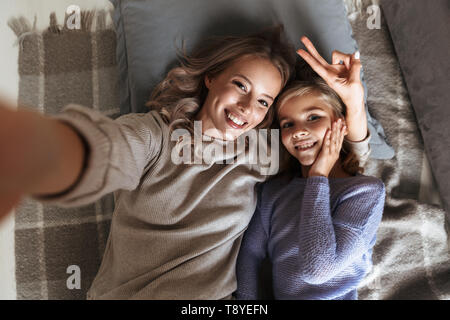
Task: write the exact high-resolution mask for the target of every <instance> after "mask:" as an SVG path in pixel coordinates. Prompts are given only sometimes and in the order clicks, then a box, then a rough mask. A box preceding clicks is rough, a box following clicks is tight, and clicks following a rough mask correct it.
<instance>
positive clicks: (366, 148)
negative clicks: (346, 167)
mask: <svg viewBox="0 0 450 320" xmlns="http://www.w3.org/2000/svg"><path fill="white" fill-rule="evenodd" d="M370 138H371V135H370V131H369V130H367V136H366V137H365V138H364V140H361V141H358V142H354V141H349V140H345V143H346V144H347V145H348V146H349V147H350V148H351V150H352V151H353V152H354V153H355V154H356V155H357V156H358V158H359V162H360V165H361V166H363V165H364V164H365V163H366V162H367V160H368V159H369V156H370V153H371V149H370V144H369V141H370Z"/></svg>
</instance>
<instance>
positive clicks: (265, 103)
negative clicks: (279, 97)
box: [259, 100, 269, 108]
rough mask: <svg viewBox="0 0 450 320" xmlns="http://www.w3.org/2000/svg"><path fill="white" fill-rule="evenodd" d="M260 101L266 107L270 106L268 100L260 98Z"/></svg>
mask: <svg viewBox="0 0 450 320" xmlns="http://www.w3.org/2000/svg"><path fill="white" fill-rule="evenodd" d="M259 103H260V104H261V105H263V106H264V107H266V108H267V107H268V106H269V104H268V103H267V101H265V100H259Z"/></svg>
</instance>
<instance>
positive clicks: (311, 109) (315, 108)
mask: <svg viewBox="0 0 450 320" xmlns="http://www.w3.org/2000/svg"><path fill="white" fill-rule="evenodd" d="M313 110H318V111H322V112H323V111H324V110H323V109H322V108H320V107H317V106H311V107H309V108H307V109H305V110H304V111H305V112H309V111H313Z"/></svg>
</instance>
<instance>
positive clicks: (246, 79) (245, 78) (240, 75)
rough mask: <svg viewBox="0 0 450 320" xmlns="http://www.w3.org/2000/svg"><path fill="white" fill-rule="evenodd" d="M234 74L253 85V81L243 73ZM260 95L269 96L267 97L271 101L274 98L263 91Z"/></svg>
mask: <svg viewBox="0 0 450 320" xmlns="http://www.w3.org/2000/svg"><path fill="white" fill-rule="evenodd" d="M235 76H238V77H241V78H244V80H245V81H247V82H248V83H250V85H253V83H252V82H251V81H250V79H249V78H247V77H246V76H244V75H243V74H240V73H237V74H236V75H235ZM262 95H263V96H265V97H267V98H269V99H271V100H272V101H273V100H275V99H274V98H272V97H271V96H269V95H268V94H267V93H263V94H262Z"/></svg>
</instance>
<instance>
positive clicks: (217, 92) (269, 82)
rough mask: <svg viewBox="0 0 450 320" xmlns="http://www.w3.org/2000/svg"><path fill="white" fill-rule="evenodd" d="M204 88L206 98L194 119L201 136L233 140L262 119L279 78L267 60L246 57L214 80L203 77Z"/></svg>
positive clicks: (276, 90) (274, 94)
mask: <svg viewBox="0 0 450 320" xmlns="http://www.w3.org/2000/svg"><path fill="white" fill-rule="evenodd" d="M205 85H206V87H207V88H208V95H207V97H206V100H205V102H204V104H203V106H202V108H201V110H200V112H199V114H198V115H197V117H196V120H201V121H202V127H203V133H204V134H206V135H208V136H211V137H215V138H220V139H223V140H235V139H237V137H239V136H240V135H241V134H243V133H244V132H246V131H248V130H250V129H253V128H255V127H256V126H257V125H258V124H260V123H261V122H262V121H263V120H264V118H265V116H266V114H267V112H268V110H269V108H270V107H271V105H272V104H273V102H274V99H275V97H276V96H277V95H278V93H279V92H280V90H281V86H282V79H281V75H280V72H279V71H278V69H277V68H276V67H275V66H274V65H273V64H272V62H270V61H269V60H268V59H265V58H260V57H255V56H245V57H242V58H240V59H237V60H236V61H234V62H233V63H232V64H231V65H230V66H229V67H228V68H226V69H225V70H224V71H223V72H222V73H220V74H219V75H217V76H215V77H214V78H209V77H205Z"/></svg>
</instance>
